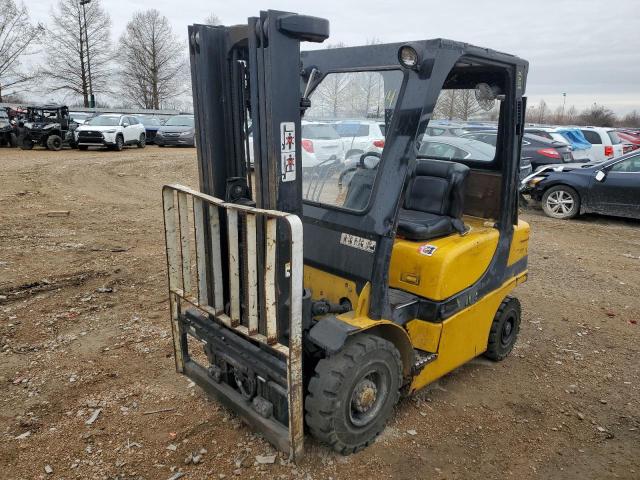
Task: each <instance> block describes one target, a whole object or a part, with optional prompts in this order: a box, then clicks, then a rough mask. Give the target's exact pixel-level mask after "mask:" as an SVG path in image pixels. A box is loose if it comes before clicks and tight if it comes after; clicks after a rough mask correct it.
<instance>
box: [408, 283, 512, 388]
mask: <svg viewBox="0 0 640 480" xmlns="http://www.w3.org/2000/svg"><path fill="white" fill-rule="evenodd" d="M518 283H520V282H519V279H516V278H512V279H511V280H509V281H508V282H507V283H505V284H504V285H503V286H502V287H501V288H499V289H498V290H496V291H494V292H493V293H490V294H489V295H487V296H486V297H484V298H483V299H482V300H480V301H478V302H477V303H475V304H473V305H472V306H471V307H469V308H467V309H465V310H463V311H461V312H459V313H457V314H456V315H454V316H452V317H451V318H449V319H447V320H445V321H444V322H442V335H441V338H440V345H439V347H438V352H437V353H438V358H437V359H436V360H435V361H433V362H431V363H429V364H428V365H427V366H426V367H425V368H424V370H422V372H420V374H419V375H418V376H416V377H415V378H414V379H413V382H412V383H411V388H410V391H411V392H415V391H416V390H419V389H420V388H422V387H424V386H426V385H428V384H429V383H431V382H433V381H435V380H437V379H438V378H440V377H442V376H443V375H445V374H447V373H449V372H450V371H452V370H453V369H455V368H457V367H459V366H460V365H462V364H464V363H466V362H468V361H469V360H471V359H472V358H474V357H476V356H478V355H480V354H482V353H483V352H484V351H485V350H486V349H487V341H488V339H489V330H490V329H491V323H492V322H493V318H494V316H495V314H496V312H497V311H498V307H499V306H500V303H501V302H502V300H503V299H504V298H505V297H506V296H507V295H508V294H509V292H511V291H512V290H513V289H514V288H515V287H516V285H517V284H518ZM427 333H428V332H425V334H427ZM413 335H414V336H415V335H419V333H418V332H414V334H413Z"/></svg>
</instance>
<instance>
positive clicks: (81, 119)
mask: <svg viewBox="0 0 640 480" xmlns="http://www.w3.org/2000/svg"><path fill="white" fill-rule="evenodd" d="M69 116H70V117H71V119H72V120H73V121H74V122H76V123H77V124H78V125H84V124H85V123H87V120H89V119H90V118H92V117H95V116H96V114H95V113H91V112H69Z"/></svg>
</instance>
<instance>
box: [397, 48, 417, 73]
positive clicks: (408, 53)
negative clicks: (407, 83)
mask: <svg viewBox="0 0 640 480" xmlns="http://www.w3.org/2000/svg"><path fill="white" fill-rule="evenodd" d="M398 60H399V61H400V64H401V65H402V66H404V67H406V68H416V67H417V65H418V61H419V59H418V52H416V49H415V48H413V47H412V46H410V45H404V46H403V47H400V50H398Z"/></svg>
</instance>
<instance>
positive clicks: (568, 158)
mask: <svg viewBox="0 0 640 480" xmlns="http://www.w3.org/2000/svg"><path fill="white" fill-rule="evenodd" d="M497 135H498V134H497V132H496V131H495V130H486V131H475V132H469V133H467V134H465V135H464V137H467V138H474V139H476V140H480V141H481V142H486V143H490V144H491V145H494V146H495V144H496V138H497ZM574 161H575V160H574V158H573V153H572V149H571V146H570V145H569V144H568V143H564V142H557V141H555V140H550V139H548V138H545V137H541V136H539V135H534V134H532V133H525V134H524V136H523V137H522V156H521V165H525V164H526V163H527V162H530V163H531V165H532V167H533V170H534V171H535V170H536V169H537V168H539V167H542V166H545V165H552V164H557V163H571V162H574Z"/></svg>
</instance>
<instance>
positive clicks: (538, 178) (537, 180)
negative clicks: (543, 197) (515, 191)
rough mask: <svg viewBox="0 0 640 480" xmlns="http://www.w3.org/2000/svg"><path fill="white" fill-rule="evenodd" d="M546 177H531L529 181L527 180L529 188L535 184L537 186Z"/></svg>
mask: <svg viewBox="0 0 640 480" xmlns="http://www.w3.org/2000/svg"><path fill="white" fill-rule="evenodd" d="M545 178H547V177H533V178H532V179H531V180H529V186H530V187H534V186H536V185H537V184H539V183H540V182H541V181H542V180H544V179H545Z"/></svg>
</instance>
